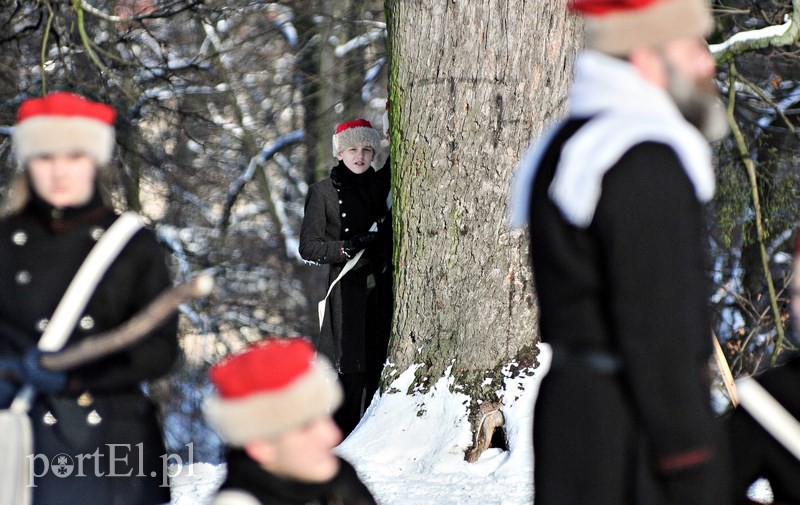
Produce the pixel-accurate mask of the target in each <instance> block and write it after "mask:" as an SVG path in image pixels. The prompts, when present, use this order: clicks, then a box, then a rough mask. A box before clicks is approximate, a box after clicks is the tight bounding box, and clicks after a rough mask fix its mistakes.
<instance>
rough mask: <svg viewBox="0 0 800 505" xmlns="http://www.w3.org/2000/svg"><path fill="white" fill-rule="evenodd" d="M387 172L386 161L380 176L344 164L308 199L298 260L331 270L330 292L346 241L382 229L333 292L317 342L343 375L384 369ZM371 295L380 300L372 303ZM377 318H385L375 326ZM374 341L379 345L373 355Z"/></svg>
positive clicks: (388, 247)
mask: <svg viewBox="0 0 800 505" xmlns="http://www.w3.org/2000/svg"><path fill="white" fill-rule="evenodd" d="M388 166H389V163H388V161H387V163H386V166H385V167H384V168H382V169H381V170H380V171H377V172H376V171H375V170H374V169H372V168H371V167H370V168H369V169H368V170H367V171H366V172H364V173H363V174H354V173H353V172H351V171H350V170H349V169H348V168H347V167H346V166H345V165H344V163H342V162H340V163H339V165H337V166H336V167H334V168H333V170H332V171H331V176H330V177H329V178H327V179H323V180H322V181H320V182H317V183H315V184H312V185H311V186H310V187H309V188H308V195H307V196H306V203H305V215H304V217H303V225H302V227H301V230H300V255H301V256H302V257H303V259H305V260H307V261H312V262H316V263H325V264H329V265H330V271H329V274H328V286H330V284H331V283H332V282H333V280H334V279H336V277H337V276H338V275H339V272H341V270H342V268H343V267H344V265H345V263H346V262H347V260H348V257H347V256H346V255H345V254H344V250H343V247H344V243H345V241H346V240H347V239H349V238H351V237H353V236H355V235H358V234H360V233H365V232H367V231H369V229H370V227H371V226H372V224H373V223H375V222H378V223H379V228H378V230H379V234H378V239H377V240H376V241H375V242H374V243H373V244H371V245H370V247H369V248H368V249H367V250H366V252H365V253H364V256H362V259H361V261H359V263H358V264H357V265H356V267H355V268H354V269H353V270H351V271H350V272H349V273H347V274H346V275H345V276H344V277H343V278H342V279H341V280H340V281H339V282H338V283H337V284H336V286H334V288H333V291H332V292H331V295H330V297H329V298H328V302H327V304H326V311H325V318H324V321H323V325H322V330H321V332H320V335H319V338H318V339H317V340H316V341H315V344H316V345H317V348H318V349H319V350H320V351H321V352H322V353H323V354H325V355H326V356H327V357H328V358H330V360H331V362H332V363H333V364H334V367H335V368H336V369H337V371H338V372H339V373H354V372H365V371H367V369H368V368H369V363H371V362H373V361H376V360H377V361H379V362H380V364H382V363H383V360H384V359H385V357H386V342H387V340H388V325H387V324H384V322H385V321H386V320H387V319H390V318H391V262H390V255H391V219H390V218H388V207H387V197H388V194H389V185H390V180H389V177H390V174H389V169H388ZM373 288H375V289H373ZM326 292H327V288H326ZM373 293H374V294H376V295H377V294H380V295H379V296H377V297H373V299H370V295H371V294H373ZM376 298H380V300H378V299H376ZM387 306H388V308H387ZM370 307H373V308H370ZM374 307H377V308H374ZM378 314H381V315H382V317H379V318H377V319H378V320H377V321H375V320H374V319H375V316H376V315H378ZM376 339H377V340H380V342H379V343H378V345H377V349H376V350H373V349H372V347H371V346H373V344H374V343H375V340H376ZM368 346H370V349H369V353H370V354H374V355H375V356H378V357H377V358H374V357H372V356H367V352H368V349H367V347H368Z"/></svg>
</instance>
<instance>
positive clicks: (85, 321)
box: [78, 316, 94, 330]
mask: <svg viewBox="0 0 800 505" xmlns="http://www.w3.org/2000/svg"><path fill="white" fill-rule="evenodd" d="M78 324H80V326H81V329H83V330H91V329H92V328H94V319H93V318H92V316H83V317H82V318H81V322H80V323H78Z"/></svg>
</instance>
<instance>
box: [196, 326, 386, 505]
mask: <svg viewBox="0 0 800 505" xmlns="http://www.w3.org/2000/svg"><path fill="white" fill-rule="evenodd" d="M209 376H210V378H211V382H212V383H213V385H214V386H215V387H216V390H217V391H216V393H215V394H214V395H212V396H211V397H210V398H209V399H208V400H207V401H206V407H205V415H206V419H207V420H208V422H209V424H210V425H211V426H212V427H213V428H214V429H215V430H216V431H217V433H218V434H219V435H220V437H222V439H223V441H224V442H225V443H226V447H227V453H226V456H225V462H226V464H227V477H226V480H225V482H223V484H222V486H221V487H220V489H219V490H218V492H217V493H216V494H215V497H214V500H213V505H306V504H311V503H314V504H319V505H375V499H374V498H373V497H372V494H371V493H370V492H369V489H367V487H366V486H365V485H364V484H363V483H362V482H361V480H360V479H359V477H358V475H357V474H356V471H355V469H354V468H353V467H352V466H351V465H350V464H349V463H348V462H347V461H345V460H344V459H342V458H340V457H338V456H336V455H335V454H333V453H332V452H331V450H332V449H333V448H334V447H335V446H336V445H337V444H338V443H339V442H340V441H341V439H342V435H341V432H340V431H339V429H338V428H337V426H336V424H335V423H334V422H333V419H332V418H331V415H330V412H331V411H332V410H333V409H335V408H336V407H337V406H338V405H339V404H340V403H341V400H342V389H341V386H340V385H339V384H338V382H337V381H336V375H335V373H334V371H333V369H332V368H331V366H330V363H329V362H328V360H327V359H326V358H325V357H324V356H322V355H316V351H315V349H314V347H313V346H312V345H311V344H310V343H309V342H308V341H307V340H305V339H303V338H291V339H286V338H269V339H267V340H265V341H262V342H260V343H257V344H254V345H252V346H250V347H248V348H247V349H245V350H244V351H242V352H240V353H239V354H236V355H234V356H230V357H228V358H226V359H225V360H223V361H222V362H221V363H219V364H217V365H215V366H214V367H213V368H212V369H211V371H210V372H209Z"/></svg>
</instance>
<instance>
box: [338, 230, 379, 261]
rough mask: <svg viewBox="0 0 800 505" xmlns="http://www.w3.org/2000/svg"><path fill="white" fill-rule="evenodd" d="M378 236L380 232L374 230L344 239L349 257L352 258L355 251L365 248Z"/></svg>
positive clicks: (345, 250)
mask: <svg viewBox="0 0 800 505" xmlns="http://www.w3.org/2000/svg"><path fill="white" fill-rule="evenodd" d="M377 236H378V233H377V232H374V231H368V232H364V233H359V234H358V235H353V236H352V237H350V238H349V239H347V240H345V241H344V252H345V254H347V257H348V258H352V257H353V255H354V254H355V253H357V252H358V251H360V250H361V249H365V248H366V247H367V246H368V245H369V244H371V243H372V242H374V241H375V239H376V238H377Z"/></svg>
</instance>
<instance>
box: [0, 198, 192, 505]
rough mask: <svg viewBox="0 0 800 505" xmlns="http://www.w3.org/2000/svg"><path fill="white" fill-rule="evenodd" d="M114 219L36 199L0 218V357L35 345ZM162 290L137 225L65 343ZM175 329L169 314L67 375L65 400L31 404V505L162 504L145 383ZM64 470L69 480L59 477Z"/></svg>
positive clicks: (97, 210) (166, 357)
mask: <svg viewBox="0 0 800 505" xmlns="http://www.w3.org/2000/svg"><path fill="white" fill-rule="evenodd" d="M116 218H117V216H116V215H115V214H114V213H113V211H111V210H110V209H108V208H106V207H104V206H103V205H102V202H101V201H100V199H99V198H98V197H95V198H94V199H93V200H92V201H91V202H90V203H89V204H88V205H86V206H84V207H82V208H70V209H65V210H63V211H57V210H55V209H53V208H52V207H50V206H49V205H48V204H46V203H45V202H43V201H41V200H39V199H38V198H36V197H35V196H34V197H33V198H32V200H31V202H30V203H29V204H28V205H27V207H26V208H25V209H23V211H22V212H20V213H19V214H16V215H12V216H10V217H7V218H5V219H3V220H2V221H0V258H2V267H0V354H2V355H19V354H21V353H23V352H24V351H25V350H27V349H30V348H32V347H34V346H36V344H37V342H38V340H39V338H40V336H41V334H42V331H43V329H44V328H45V326H46V324H47V321H48V319H49V318H50V317H51V316H52V314H53V312H54V310H55V308H56V306H57V305H58V302H59V301H60V299H61V297H62V295H63V294H64V292H65V291H66V288H67V286H68V285H69V283H70V281H71V280H72V278H73V276H74V275H75V273H76V272H77V270H78V268H79V267H80V265H81V264H82V262H83V260H84V258H85V257H86V256H87V254H88V253H89V251H90V250H91V249H92V247H93V246H94V245H95V243H96V241H97V239H98V238H99V237H100V236H101V234H102V232H103V230H105V229H107V228H108V227H109V226H110V225H111V224H112V223H113V222H114V221H115V220H116ZM168 286H170V278H169V273H168V270H167V267H166V264H165V261H164V254H163V251H162V250H161V247H160V246H159V244H158V242H157V241H156V239H155V236H154V235H153V234H152V233H151V232H150V231H149V230H140V231H139V232H138V233H137V234H136V235H134V237H133V238H132V239H131V241H130V242H129V243H128V244H127V245H126V247H125V248H124V249H123V251H122V252H121V253H120V255H119V256H118V257H117V259H116V260H115V261H114V262H113V263H112V265H111V266H110V268H109V270H108V271H107V272H106V275H105V276H104V277H103V278H102V280H101V281H100V283H99V285H98V286H97V289H96V290H95V292H94V294H93V295H92V297H91V299H90V301H89V303H88V305H87V307H86V309H85V311H84V312H83V314H81V316H80V318H79V322H78V324H77V327H76V329H75V331H74V332H73V334H72V335H71V336H70V338H69V340H68V341H67V345H69V344H73V343H76V342H79V341H81V340H82V339H84V338H86V337H88V336H90V335H93V334H96V333H100V332H103V331H106V330H109V329H111V328H115V327H117V326H119V325H120V324H121V323H123V322H125V321H127V320H128V319H129V318H130V317H131V316H132V315H133V314H135V313H136V312H138V311H139V310H140V309H142V308H143V307H144V306H145V305H147V304H148V303H149V302H150V301H152V300H153V298H155V297H156V295H158V294H159V293H160V292H161V291H162V290H164V289H165V288H167V287H168ZM176 332H177V316H175V317H173V318H171V319H170V320H169V321H168V322H167V323H165V324H163V325H162V326H161V327H160V328H158V329H157V330H155V331H154V332H153V333H152V334H150V335H149V336H147V337H146V338H145V340H143V341H142V342H141V343H139V344H137V345H135V346H133V347H131V348H129V349H127V350H124V351H121V352H117V353H115V354H113V355H111V356H109V357H107V358H103V359H100V360H98V361H95V362H93V363H89V364H87V365H84V366H81V367H80V368H78V369H76V370H72V371H70V373H69V385H68V388H67V391H65V392H64V393H63V394H57V395H49V396H39V397H38V398H37V400H36V401H35V403H34V405H33V408H32V409H31V418H32V421H33V426H34V451H35V454H36V458H35V459H34V463H35V464H34V472H35V475H37V477H36V479H35V485H36V487H35V488H34V503H35V504H41V505H58V504H64V505H75V504H76V503H82V504H87V505H89V504H92V505H95V504H97V505H100V504H102V505H128V504H130V505H145V504H153V503H165V502H168V501H169V498H170V496H169V483H168V481H167V479H166V477H165V476H164V475H163V472H162V459H161V456H162V455H163V454H164V453H165V449H164V444H163V439H162V435H161V429H160V424H159V422H158V418H157V413H156V409H155V406H154V405H153V404H152V403H151V402H150V400H148V399H147V398H146V397H145V396H144V394H143V393H142V390H141V383H142V381H147V380H151V379H156V378H158V377H161V376H163V375H164V374H166V373H167V372H168V371H169V370H170V368H171V367H172V365H173V362H174V361H175V358H176V356H177V349H178V348H177V339H176ZM109 444H118V445H109ZM57 455H61V457H59V458H57V457H56V456H57ZM64 455H66V456H67V458H66V459H64V458H63V456H64ZM70 464H72V465H73V466H72V469H71V473H69V474H68V475H69V476H68V477H63V476H61V475H56V472H57V471H60V472H66V471H68V470H69V468H68V466H69V465H70ZM125 474H130V476H128V477H125V476H123V475H125ZM62 475H63V473H62Z"/></svg>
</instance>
